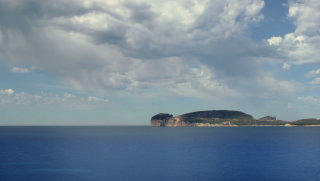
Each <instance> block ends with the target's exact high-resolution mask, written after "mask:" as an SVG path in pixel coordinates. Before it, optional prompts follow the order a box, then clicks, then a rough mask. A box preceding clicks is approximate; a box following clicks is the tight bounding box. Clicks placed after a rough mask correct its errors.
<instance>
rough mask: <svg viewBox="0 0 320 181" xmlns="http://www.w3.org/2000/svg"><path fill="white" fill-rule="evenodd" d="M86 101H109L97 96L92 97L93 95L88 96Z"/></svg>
mask: <svg viewBox="0 0 320 181" xmlns="http://www.w3.org/2000/svg"><path fill="white" fill-rule="evenodd" d="M88 101H89V102H92V103H99V102H109V100H108V99H102V98H98V97H94V96H89V97H88Z"/></svg>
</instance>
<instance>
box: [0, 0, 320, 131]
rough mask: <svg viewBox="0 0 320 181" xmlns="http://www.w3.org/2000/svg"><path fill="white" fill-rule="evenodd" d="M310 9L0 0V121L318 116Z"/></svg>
mask: <svg viewBox="0 0 320 181" xmlns="http://www.w3.org/2000/svg"><path fill="white" fill-rule="evenodd" d="M319 9H320V1H317V0H288V1H287V0H280V1H279V0H269V1H267V0H265V1H263V0H226V1H225V0H212V1H209V0H177V1H165V0H160V1H159V0H148V1H147V0H108V1H102V0H70V1H64V0H45V1H43V0H26V1H19V0H0V82H1V84H0V125H149V120H150V118H151V116H153V115H154V114H157V113H159V112H166V113H171V114H174V115H179V114H183V113H187V112H193V111H201V110H213V109H218V110H221V109H223V110H238V111H243V112H245V113H248V114H251V115H252V116H254V117H256V118H259V117H263V116H266V115H272V116H277V118H278V119H281V120H287V121H293V120H297V119H301V118H320V112H319V109H320V94H319V90H320V89H319V88H320V64H319V63H320V51H319V50H320V31H319V29H320V12H319Z"/></svg>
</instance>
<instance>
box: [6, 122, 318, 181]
mask: <svg viewBox="0 0 320 181" xmlns="http://www.w3.org/2000/svg"><path fill="white" fill-rule="evenodd" d="M0 180H1V181H6V180H32V181H44V180H46V181H50V180H58V181H61V180H68V181H73V180H75V181H81V180H89V181H90V180H99V181H100V180H108V181H109V180H111V181H112V180H121V181H123V180H130V181H131V180H132V181H135V180H139V181H140V180H152V181H160V180H175V181H176V180H183V181H187V180H197V181H198V180H245V181H248V180H255V181H258V180H259V181H261V180H320V127H290V128H286V127H233V128H232V127H229V128H228V127H225V128H203V127H192V128H191V127H189V128H188V127H179V128H165V127H147V126H146V127H143V126H141V127H140V126H132V127H113V126H110V127H108V126H105V127H98V126H97V127H0Z"/></svg>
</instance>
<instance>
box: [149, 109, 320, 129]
mask: <svg viewBox="0 0 320 181" xmlns="http://www.w3.org/2000/svg"><path fill="white" fill-rule="evenodd" d="M313 125H319V126H320V120H318V119H301V120H297V121H292V122H291V121H281V120H276V117H272V116H265V117H262V118H260V119H255V118H254V117H253V116H251V115H250V114H247V113H244V112H240V111H232V110H209V111H197V112H191V113H186V114H182V115H178V116H173V115H171V114H167V113H159V114H157V115H155V116H153V117H152V118H151V126H167V127H175V126H208V127H210V126H313Z"/></svg>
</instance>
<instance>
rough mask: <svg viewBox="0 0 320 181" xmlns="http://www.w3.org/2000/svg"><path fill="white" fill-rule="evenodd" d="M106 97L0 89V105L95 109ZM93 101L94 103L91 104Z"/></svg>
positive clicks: (101, 104) (103, 102)
mask: <svg viewBox="0 0 320 181" xmlns="http://www.w3.org/2000/svg"><path fill="white" fill-rule="evenodd" d="M107 102H108V101H107V99H102V98H98V97H93V96H89V97H88V98H85V97H81V96H76V95H73V94H70V93H64V94H63V95H62V96H60V95H57V94H51V93H44V92H43V93H41V94H27V93H25V92H21V93H15V92H14V91H13V90H12V89H7V90H0V105H6V106H28V107H29V108H30V107H39V106H40V107H41V108H43V107H51V106H54V107H57V106H58V107H60V108H63V109H97V108H99V107H101V106H104V105H105V104H106V103H107ZM93 103H94V104H93Z"/></svg>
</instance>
